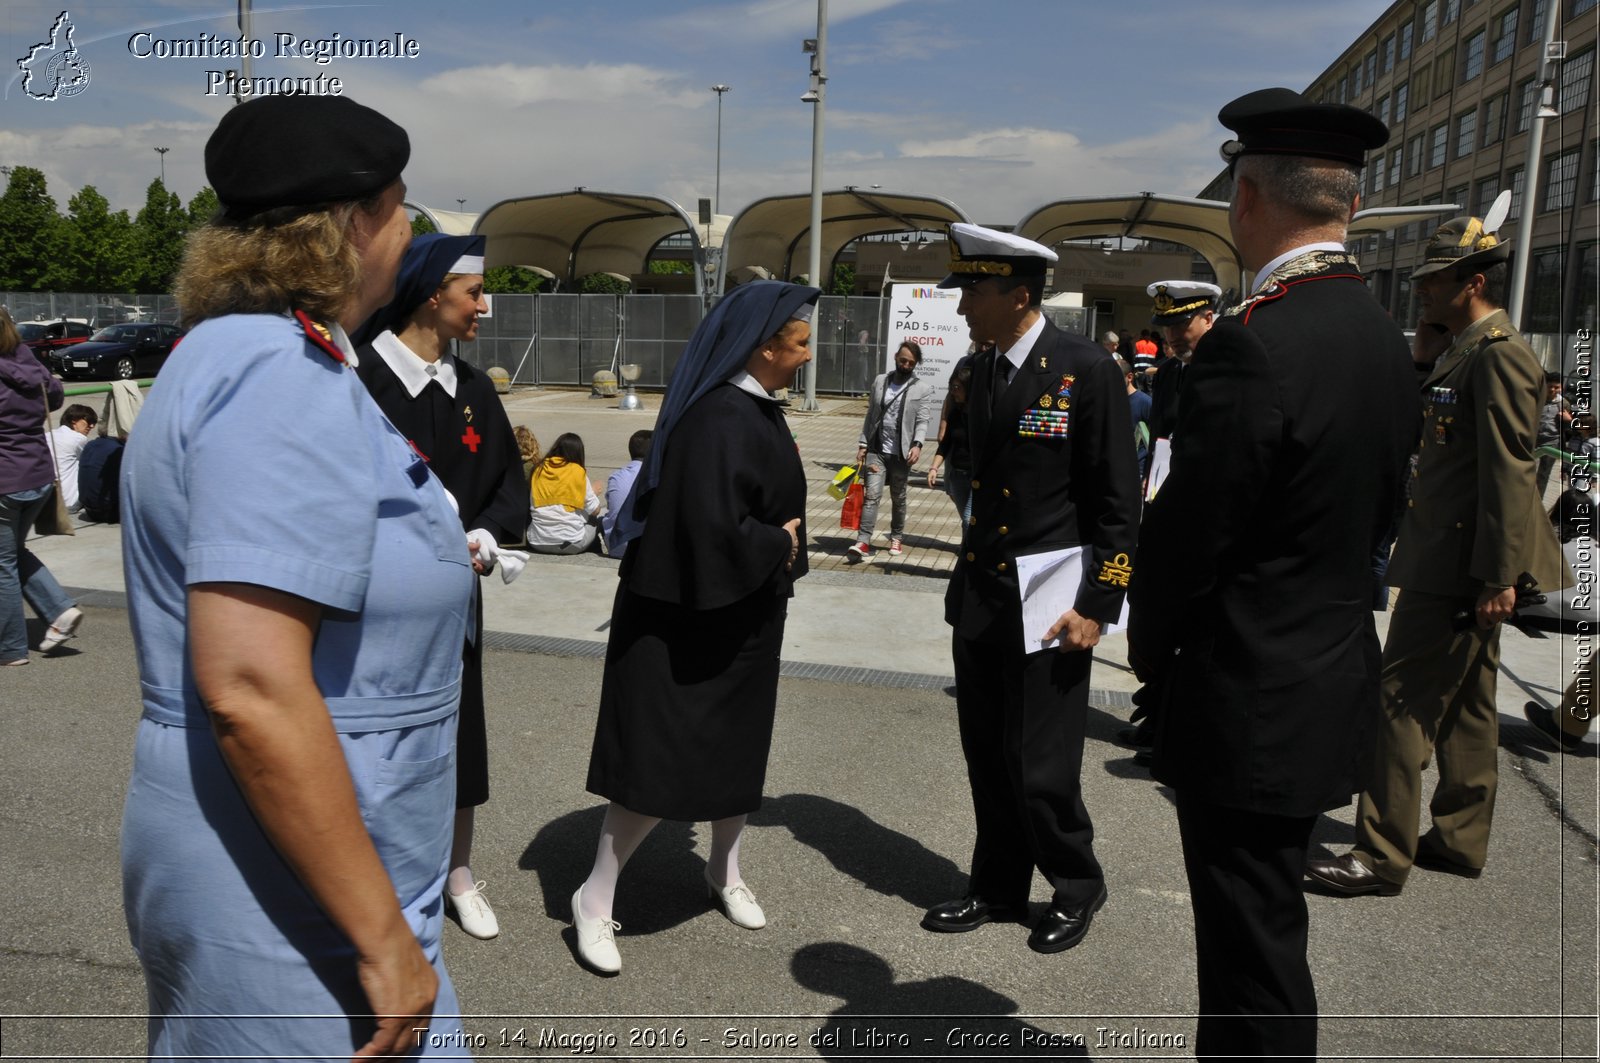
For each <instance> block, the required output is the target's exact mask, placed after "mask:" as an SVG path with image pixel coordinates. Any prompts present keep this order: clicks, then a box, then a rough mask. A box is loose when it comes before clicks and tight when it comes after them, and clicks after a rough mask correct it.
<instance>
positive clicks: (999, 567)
mask: <svg viewBox="0 0 1600 1063" xmlns="http://www.w3.org/2000/svg"><path fill="white" fill-rule="evenodd" d="M994 567H995V571H996V572H1004V571H1005V570H1006V563H1005V562H1004V561H1002V562H1000V563H999V564H998V565H996V566H994Z"/></svg>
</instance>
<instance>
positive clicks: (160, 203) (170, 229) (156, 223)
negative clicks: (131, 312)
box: [133, 177, 189, 295]
mask: <svg viewBox="0 0 1600 1063" xmlns="http://www.w3.org/2000/svg"><path fill="white" fill-rule="evenodd" d="M133 231H134V248H135V250H136V252H137V258H136V261H135V266H134V274H133V290H134V291H136V292H139V293H140V294H145V295H149V294H155V293H159V292H169V291H171V290H172V278H173V276H174V275H176V274H177V272H178V264H179V263H180V262H182V261H183V241H184V237H185V236H187V235H188V232H189V216H188V215H187V214H185V213H184V210H183V204H182V202H181V201H180V200H179V199H178V197H177V195H176V194H175V193H172V192H168V191H167V186H166V185H165V184H163V183H162V181H161V178H159V177H158V178H156V179H155V180H154V181H151V182H150V187H149V188H148V189H146V190H145V197H144V209H142V210H140V211H139V213H138V216H137V217H135V218H134V219H133Z"/></svg>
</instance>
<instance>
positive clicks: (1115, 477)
mask: <svg viewBox="0 0 1600 1063" xmlns="http://www.w3.org/2000/svg"><path fill="white" fill-rule="evenodd" d="M950 248H951V263H950V270H951V272H950V275H949V276H948V277H946V278H945V279H944V280H943V281H942V282H940V285H939V286H940V287H941V288H957V287H959V288H960V289H961V303H960V306H959V307H958V309H959V312H960V313H961V315H962V316H963V317H964V318H966V321H967V326H968V328H969V329H970V330H971V333H972V339H973V340H974V341H976V342H977V343H978V344H979V345H980V346H981V345H986V344H993V345H994V346H992V347H988V348H987V349H985V350H983V351H981V352H980V353H979V354H977V355H976V356H975V357H974V359H973V365H972V387H971V392H970V395H971V397H970V399H969V400H968V402H967V418H968V439H969V440H970V441H971V447H972V502H971V515H970V517H969V518H968V526H967V528H966V532H965V535H964V537H963V540H962V544H961V555H960V557H959V559H958V560H957V562H956V567H955V571H954V573H953V574H952V575H951V579H950V587H949V591H948V592H947V594H946V596H945V620H946V621H948V622H949V623H950V625H951V626H952V627H953V628H954V629H955V632H954V639H953V651H954V657H955V673H956V716H957V719H958V721H959V725H960V729H961V749H962V752H963V753H964V754H965V756H966V761H967V777H968V781H969V782H970V783H971V786H972V803H973V812H974V818H975V819H976V821H977V840H976V843H975V844H974V846H973V854H972V873H971V878H970V880H969V883H968V887H967V893H966V896H964V897H961V898H960V899H958V900H953V901H948V902H945V903H943V904H939V905H936V906H935V907H933V908H932V909H930V910H929V911H928V912H927V914H926V915H925V916H924V917H923V920H922V925H923V926H924V927H925V928H926V929H928V930H934V931H940V932H944V933H955V932H961V931H968V930H976V929H977V928H978V927H980V926H982V925H983V924H984V923H988V922H993V921H1011V922H1015V921H1018V920H1021V919H1022V918H1023V917H1024V916H1025V915H1026V914H1027V911H1028V894H1029V889H1030V887H1031V884H1032V881H1033V872H1034V869H1035V868H1038V869H1039V871H1040V872H1042V873H1043V874H1044V877H1045V878H1046V879H1048V880H1049V882H1050V885H1051V887H1052V889H1053V891H1054V896H1053V897H1052V902H1051V904H1050V907H1049V908H1048V909H1047V910H1046V912H1045V914H1044V916H1043V918H1041V919H1040V920H1039V922H1038V924H1037V925H1036V926H1035V927H1034V929H1033V932H1032V933H1031V934H1030V935H1029V937H1028V946H1029V947H1030V948H1032V949H1033V950H1034V951H1036V952H1044V953H1053V952H1060V951H1062V950H1064V949H1069V948H1071V947H1073V946H1074V945H1076V944H1077V943H1078V942H1079V941H1082V940H1083V937H1084V935H1085V934H1086V933H1088V930H1089V923H1090V921H1091V920H1092V919H1093V917H1094V913H1095V912H1096V911H1097V910H1098V909H1099V908H1100V906H1101V905H1102V904H1104V903H1105V900H1106V887H1105V875H1104V873H1103V872H1102V871H1101V869H1100V864H1099V862H1098V861H1097V860H1096V859H1095V855H1094V848H1093V845H1092V842H1093V838H1094V825H1093V824H1092V823H1091V822H1090V820H1089V813H1088V810H1087V809H1085V808H1084V804H1083V797H1082V793H1081V789H1080V785H1079V769H1080V767H1081V764H1082V760H1083V732H1084V725H1085V723H1086V721H1087V718H1088V711H1089V700H1088V699H1089V665H1090V659H1091V653H1090V651H1091V650H1092V649H1093V647H1094V646H1095V645H1096V644H1097V643H1098V642H1099V641H1100V633H1101V630H1102V628H1103V627H1104V625H1106V624H1109V623H1111V622H1112V621H1114V620H1116V619H1117V617H1118V615H1119V613H1120V612H1121V609H1122V602H1123V596H1124V593H1125V588H1126V587H1127V585H1128V579H1129V576H1130V575H1131V574H1132V571H1133V545H1134V538H1135V534H1136V531H1137V526H1138V520H1139V472H1138V467H1137V461H1136V459H1135V456H1134V449H1133V445H1132V442H1131V441H1132V438H1133V423H1132V418H1131V416H1130V414H1129V411H1128V397H1127V387H1126V384H1125V383H1124V379H1123V376H1122V374H1121V373H1120V372H1119V371H1118V370H1117V365H1116V362H1115V361H1114V360H1113V359H1111V358H1107V357H1106V354H1105V351H1104V350H1102V349H1101V348H1100V347H1099V346H1098V345H1097V344H1095V343H1093V342H1091V341H1090V340H1088V339H1086V338H1084V337H1082V336H1069V335H1067V334H1065V333H1062V332H1059V331H1057V330H1056V328H1055V326H1053V325H1051V324H1050V322H1049V321H1047V320H1046V319H1045V318H1044V316H1043V315H1042V314H1041V312H1040V309H1039V305H1040V301H1041V298H1042V296H1043V292H1044V275H1045V269H1046V266H1047V265H1048V264H1049V263H1050V262H1054V261H1055V259H1056V256H1055V253H1054V252H1052V251H1051V250H1050V249H1049V248H1046V247H1044V246H1042V245H1040V244H1037V243H1035V242H1033V241H1032V240H1025V239H1023V238H1021V237H1018V236H1015V235H1013V234H1011V233H1002V232H997V231H995V230H993V229H985V228H982V227H980V226H976V225H968V224H966V223H959V224H956V225H953V226H951V233H950ZM1071 546H1081V547H1082V548H1083V553H1082V555H1081V557H1082V579H1081V582H1080V584H1079V586H1078V588H1077V591H1076V594H1075V596H1074V599H1073V601H1072V602H1071V604H1070V606H1069V607H1068V608H1066V609H1065V611H1063V612H1062V613H1061V614H1060V616H1059V617H1058V618H1057V619H1056V621H1055V623H1054V624H1053V625H1050V626H1049V627H1048V629H1047V630H1044V631H1026V632H1025V631H1024V630H1023V625H1022V603H1021V596H1020V590H1019V586H1018V582H1017V559H1018V557H1019V556H1024V555H1028V554H1034V553H1040V552H1044V551H1048V550H1056V549H1061V548H1064V547H1071ZM1024 636H1027V637H1028V638H1029V639H1031V640H1033V641H1034V642H1036V643H1037V642H1039V641H1041V640H1042V641H1045V642H1048V641H1052V640H1055V639H1059V640H1060V643H1059V648H1048V649H1041V650H1038V651H1037V652H1028V651H1027V650H1025V649H1024Z"/></svg>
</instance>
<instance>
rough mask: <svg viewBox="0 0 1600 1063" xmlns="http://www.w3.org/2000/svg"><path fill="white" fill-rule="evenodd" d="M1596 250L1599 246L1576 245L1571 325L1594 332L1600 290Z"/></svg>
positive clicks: (1599, 273)
mask: <svg viewBox="0 0 1600 1063" xmlns="http://www.w3.org/2000/svg"><path fill="white" fill-rule="evenodd" d="M1597 250H1600V244H1594V243H1587V244H1579V245H1578V290H1577V297H1576V298H1575V299H1574V300H1573V303H1574V305H1573V307H1572V323H1573V325H1575V326H1576V327H1578V328H1586V329H1589V330H1590V331H1591V332H1592V331H1594V328H1595V325H1596V322H1595V310H1596V306H1595V301H1596V295H1597V289H1600V272H1597V267H1600V261H1597V255H1596V252H1597Z"/></svg>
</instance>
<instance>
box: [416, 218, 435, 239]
mask: <svg viewBox="0 0 1600 1063" xmlns="http://www.w3.org/2000/svg"><path fill="white" fill-rule="evenodd" d="M438 231H439V230H438V229H435V228H434V227H433V222H431V221H429V220H428V216H427V215H426V214H418V215H417V216H416V217H415V218H412V219H411V235H412V236H425V235H427V234H428V233H436V232H438Z"/></svg>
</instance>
